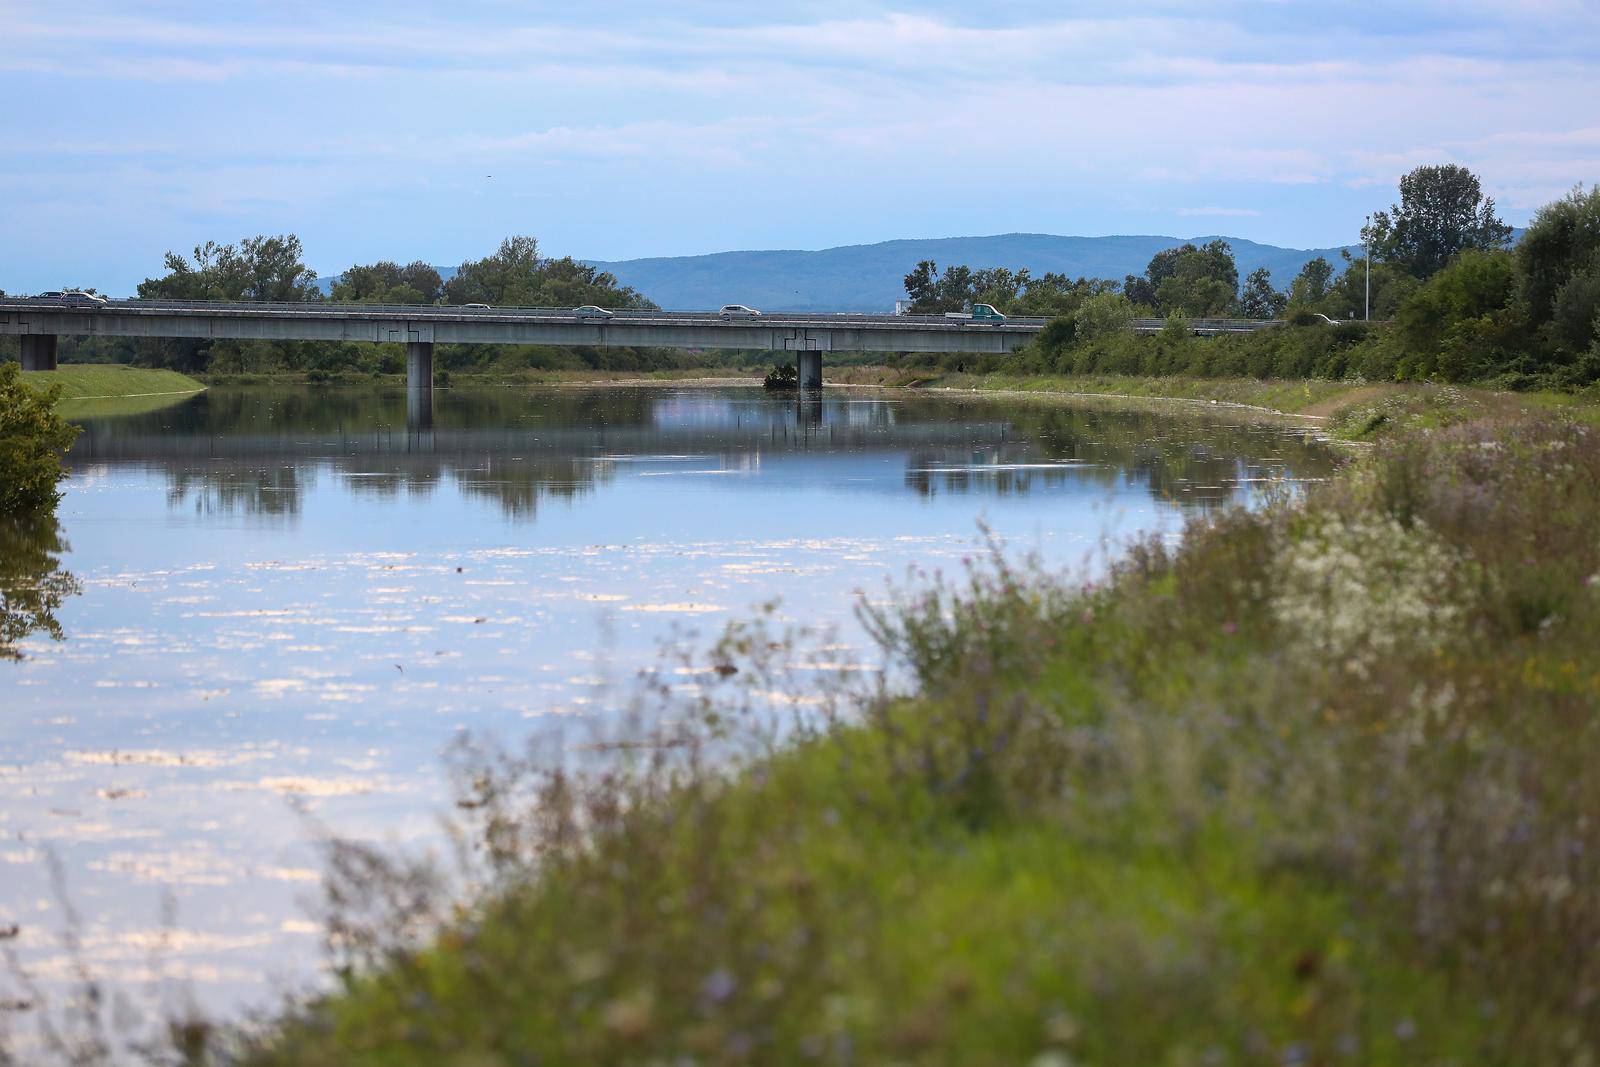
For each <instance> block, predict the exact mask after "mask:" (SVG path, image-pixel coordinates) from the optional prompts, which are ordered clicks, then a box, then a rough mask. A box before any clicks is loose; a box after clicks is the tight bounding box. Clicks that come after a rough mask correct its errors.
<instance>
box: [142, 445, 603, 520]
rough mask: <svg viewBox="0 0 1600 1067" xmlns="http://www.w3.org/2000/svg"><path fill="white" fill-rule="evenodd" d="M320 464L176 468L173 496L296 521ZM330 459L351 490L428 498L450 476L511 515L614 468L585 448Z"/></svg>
mask: <svg viewBox="0 0 1600 1067" xmlns="http://www.w3.org/2000/svg"><path fill="white" fill-rule="evenodd" d="M318 466H321V464H318V465H315V466H313V465H311V464H306V465H304V466H300V467H271V468H260V467H249V468H244V467H235V466H217V467H212V468H209V469H207V468H202V467H184V468H180V469H178V470H170V471H168V472H167V482H168V484H167V502H168V504H170V505H171V506H172V507H174V508H177V507H192V508H193V509H194V510H195V512H196V513H197V514H203V515H219V514H230V513H236V514H242V515H246V516H249V517H251V518H256V519H267V520H272V521H279V522H285V523H291V522H294V521H295V520H297V519H298V518H299V516H300V512H301V506H302V498H303V496H304V494H305V492H306V491H307V490H309V489H311V488H312V487H313V486H315V484H316V474H317V467H318ZM327 466H328V467H329V468H330V469H331V470H333V471H334V472H336V473H337V474H338V475H339V476H340V482H341V484H342V485H343V487H344V488H345V490H346V491H348V492H349V493H350V494H351V495H352V496H355V497H361V498H365V499H368V500H373V501H388V500H395V499H398V498H399V497H400V496H402V495H404V496H407V497H411V498H425V497H427V496H429V495H430V494H431V493H433V491H434V490H435V489H436V488H437V487H438V486H439V484H440V483H441V482H443V481H444V480H445V478H446V477H449V478H451V479H453V480H454V481H455V482H456V484H457V485H459V486H460V488H461V492H462V494H463V495H465V496H468V497H472V498H476V499H479V500H488V501H492V502H493V503H496V504H498V505H500V508H501V510H502V511H503V512H504V513H505V515H506V517H507V518H511V519H518V520H528V519H532V518H533V517H534V516H535V515H536V514H537V513H538V506H539V502H540V501H541V500H543V499H547V498H556V499H562V500H571V499H574V498H575V497H578V496H580V495H582V494H583V493H586V492H588V491H590V490H591V489H593V488H594V486H595V484H596V483H597V482H602V481H609V480H610V479H611V477H612V474H613V473H614V465H613V464H611V463H608V462H606V461H605V460H603V459H598V458H594V457H590V456H584V455H548V456H531V457H513V456H499V455H494V454H492V453H491V454H485V455H482V456H479V457H474V458H472V459H459V458H444V457H434V456H404V457H396V456H361V457H356V458H353V459H351V460H349V461H335V462H331V463H329V464H327Z"/></svg>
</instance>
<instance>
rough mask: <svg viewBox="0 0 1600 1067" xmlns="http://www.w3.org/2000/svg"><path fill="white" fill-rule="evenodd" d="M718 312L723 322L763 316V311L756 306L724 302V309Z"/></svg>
mask: <svg viewBox="0 0 1600 1067" xmlns="http://www.w3.org/2000/svg"><path fill="white" fill-rule="evenodd" d="M717 314H718V315H719V316H721V318H722V321H723V322H729V321H731V320H733V319H759V318H760V317H761V312H759V311H757V310H756V309H755V308H747V307H745V306H744V305H743V304H724V305H722V310H721V311H719V312H717Z"/></svg>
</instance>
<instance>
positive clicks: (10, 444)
mask: <svg viewBox="0 0 1600 1067" xmlns="http://www.w3.org/2000/svg"><path fill="white" fill-rule="evenodd" d="M59 399H61V387H60V386H59V385H53V386H51V387H50V388H49V389H48V390H46V391H45V392H43V393H40V392H36V391H35V390H33V389H31V388H29V387H28V385H27V384H26V383H24V382H23V380H22V368H21V367H20V366H19V365H17V364H15V363H0V515H27V514H33V513H36V512H40V511H46V510H48V509H50V508H53V507H55V504H56V501H57V500H58V499H60V494H59V493H58V492H56V483H57V482H59V481H61V479H62V478H64V477H66V469H65V468H63V467H62V465H61V456H62V453H64V452H65V451H66V450H67V447H68V446H69V445H71V444H72V439H73V438H74V437H76V436H77V435H78V430H77V428H76V427H75V426H72V425H70V424H69V423H68V422H67V421H66V420H65V419H63V418H62V417H61V416H60V415H59V414H57V412H56V401H57V400H59Z"/></svg>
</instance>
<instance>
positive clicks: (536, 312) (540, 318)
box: [0, 297, 1273, 393]
mask: <svg viewBox="0 0 1600 1067" xmlns="http://www.w3.org/2000/svg"><path fill="white" fill-rule="evenodd" d="M1047 321H1048V320H1046V319H1042V318H1008V319H1006V320H1005V321H1003V322H999V323H986V322H978V321H975V320H971V319H962V318H951V317H948V316H943V315H829V314H771V315H761V316H760V317H759V318H732V319H724V318H722V317H721V315H720V313H718V312H706V311H616V312H612V313H611V315H610V316H609V317H603V318H602V317H596V318H584V317H580V316H578V315H577V314H575V313H574V312H573V311H571V310H565V309H553V308H472V307H459V306H450V307H439V306H426V307H422V306H394V305H379V304H331V303H285V304H274V303H246V302H241V303H213V302H201V301H180V300H113V301H109V302H107V303H104V304H99V305H96V306H92V307H90V306H80V305H71V304H68V303H67V302H65V301H63V300H62V299H60V298H28V297H23V298H10V299H0V335H8V334H9V335H17V336H19V337H20V338H21V342H22V366H23V368H24V369H25V370H54V369H55V366H56V344H57V338H58V337H60V335H62V334H72V335H85V336H91V337H176V338H201V339H222V338H235V339H240V340H254V341H369V342H392V343H395V344H404V345H405V346H406V380H407V384H408V386H409V387H410V388H411V389H412V390H413V391H416V392H424V393H425V392H429V391H431V390H432V388H433V346H434V345H436V344H495V345H562V346H579V345H587V346H592V347H627V348H646V347H662V348H729V349H742V350H747V351H748V350H752V349H756V350H768V351H773V352H793V353H794V358H795V363H796V369H797V370H798V371H799V380H800V385H801V386H802V388H816V387H819V386H820V385H821V384H822V356H823V353H825V352H938V353H957V352H970V353H973V354H985V353H988V354H999V353H1005V352H1010V351H1013V350H1014V349H1016V348H1018V347H1020V346H1021V345H1023V344H1024V343H1026V342H1027V341H1029V340H1030V339H1032V338H1033V336H1034V335H1035V334H1037V333H1038V332H1039V331H1040V330H1042V329H1043V328H1044V327H1045V324H1046V322H1047ZM1163 325H1164V322H1163V320H1160V319H1141V320H1136V321H1135V322H1134V324H1133V328H1134V329H1135V330H1138V331H1141V332H1153V331H1155V330H1159V329H1160V328H1161V327H1162V326H1163ZM1267 325H1273V324H1272V323H1268V322H1254V321H1250V320H1242V319H1197V320H1194V321H1193V322H1192V323H1191V324H1190V326H1191V328H1192V329H1193V330H1194V331H1195V332H1196V333H1202V334H1209V333H1232V332H1241V331H1247V330H1252V329H1259V328H1261V327H1262V326H1267Z"/></svg>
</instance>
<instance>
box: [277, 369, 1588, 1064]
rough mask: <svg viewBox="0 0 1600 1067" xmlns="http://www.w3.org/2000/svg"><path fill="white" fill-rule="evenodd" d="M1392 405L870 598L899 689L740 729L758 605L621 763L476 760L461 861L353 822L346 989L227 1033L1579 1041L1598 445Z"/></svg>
mask: <svg viewBox="0 0 1600 1067" xmlns="http://www.w3.org/2000/svg"><path fill="white" fill-rule="evenodd" d="M1397 395H1401V396H1403V397H1404V398H1405V399H1404V403H1403V404H1401V405H1400V406H1399V407H1398V408H1397V409H1396V412H1394V413H1392V414H1393V415H1394V417H1392V418H1391V419H1389V420H1388V425H1389V426H1390V429H1389V431H1388V432H1387V433H1382V434H1376V435H1375V436H1376V441H1377V443H1376V444H1375V445H1374V447H1373V448H1372V449H1370V450H1368V451H1367V452H1366V453H1364V454H1363V455H1361V456H1360V457H1359V458H1357V459H1356V460H1354V461H1353V462H1352V463H1351V464H1350V465H1349V467H1348V468H1347V469H1346V471H1345V472H1344V473H1343V474H1341V476H1340V477H1338V478H1337V479H1335V480H1334V481H1333V482H1332V483H1330V484H1327V485H1324V486H1322V487H1320V488H1318V489H1317V490H1316V491H1315V492H1313V493H1312V494H1311V495H1310V496H1309V498H1307V499H1305V500H1303V501H1299V502H1296V501H1292V500H1287V499H1286V500H1283V501H1281V502H1279V503H1277V504H1275V505H1273V506H1271V507H1268V508H1267V509H1265V510H1264V511H1259V512H1254V513H1244V512H1237V511H1235V512H1225V513H1222V514H1220V515H1216V516H1212V517H1210V518H1207V519H1204V520H1197V521H1196V522H1195V523H1194V524H1192V525H1191V527H1190V528H1189V530H1188V531H1187V534H1186V537H1185V539H1184V540H1183V542H1182V544H1181V545H1179V546H1178V547H1175V548H1173V547H1168V546H1166V545H1165V544H1164V543H1162V542H1159V541H1152V542H1150V543H1147V544H1144V545H1142V546H1140V547H1138V548H1137V549H1135V550H1134V551H1133V552H1132V553H1131V554H1130V555H1129V556H1128V558H1127V559H1126V561H1125V562H1124V563H1123V564H1122V565H1121V567H1120V568H1119V570H1118V572H1117V574H1116V575H1115V578H1114V580H1113V581H1111V582H1110V583H1109V584H1107V585H1104V586H1100V587H1095V588H1083V587H1080V586H1077V585H1075V584H1073V583H1070V582H1067V581H1064V580H1061V579H1059V578H1054V577H1051V576H1049V575H1045V574H1040V573H1035V572H1032V571H1031V570H1028V569H1026V568H1023V569H1017V568H1014V567H1013V566H1012V565H1010V564H1008V563H1006V562H1005V561H1003V560H1001V561H996V562H993V563H990V564H977V565H974V566H973V568H972V569H971V571H970V572H969V573H968V574H967V575H966V576H965V577H964V578H961V579H955V580H945V581H935V582H934V583H932V584H931V585H928V586H924V587H921V588H918V589H914V590H909V591H907V592H906V593H905V594H903V595H902V596H901V597H900V598H899V600H898V601H897V602H896V603H894V604H891V605H889V606H887V607H884V608H882V609H879V610H875V611H871V612H869V614H868V619H869V623H870V625H871V627H872V629H873V630H874V632H875V633H876V635H877V637H878V639H879V641H880V642H881V644H882V645H883V647H884V648H885V649H886V650H887V651H888V652H889V653H890V654H891V655H892V656H893V658H894V659H895V661H896V662H899V663H900V664H902V665H903V667H904V669H905V670H906V671H907V672H908V674H909V677H910V678H911V679H912V680H913V681H914V686H913V690H912V692H911V693H910V694H909V695H905V696H901V697H897V698H888V697H879V698H870V697H869V698H867V699H864V700H860V701H857V702H855V703H853V704H846V705H845V709H844V712H843V714H841V715H840V716H838V717H837V718H831V719H825V721H824V725H821V726H819V727H817V728H815V729H813V730H810V731H800V732H799V733H798V734H796V733H791V734H789V735H787V736H786V738H785V739H784V741H783V742H782V743H777V744H769V743H768V742H767V740H766V739H765V737H764V735H762V734H761V732H760V731H759V730H758V729H757V728H756V726H755V725H754V720H753V718H752V717H751V716H752V715H753V713H752V712H750V711H749V710H748V709H749V707H750V706H751V705H750V703H749V701H750V694H752V693H759V692H767V691H770V690H772V689H774V688H783V687H785V686H786V685H788V684H791V683H788V682H786V681H785V679H786V678H789V677H790V676H788V675H786V674H784V673H783V664H784V663H786V662H789V661H792V660H794V659H795V658H803V657H804V655H805V653H804V651H803V650H797V649H795V648H793V647H791V646H790V644H789V643H787V642H785V641H784V640H781V639H777V638H775V637H774V635H773V634H771V633H769V632H768V631H767V630H766V629H765V628H764V626H762V625H760V624H749V625H744V626H741V627H738V628H736V629H734V630H733V631H731V632H730V634H729V635H728V637H727V638H726V640H725V641H724V643H723V645H722V646H721V647H720V648H719V649H718V650H716V651H715V652H714V653H712V654H711V655H710V656H708V657H701V658H700V660H699V662H701V663H705V662H710V663H711V664H713V665H720V666H721V667H722V669H721V670H718V671H716V672H709V673H707V674H706V675H703V677H704V678H705V679H706V680H705V681H704V683H703V684H704V686H705V691H704V692H702V693H701V694H700V695H698V696H691V697H682V696H678V697H673V696H672V695H671V693H672V689H671V685H672V683H675V682H678V681H681V679H680V678H678V677H677V676H670V677H668V678H667V680H666V682H665V683H664V684H663V685H662V687H661V691H660V700H661V703H660V706H659V707H658V708H657V709H656V713H658V714H659V716H660V717H661V718H662V719H665V720H666V721H668V722H669V723H671V725H669V726H666V727H663V728H662V730H661V732H659V733H657V734H654V735H649V734H647V735H645V736H644V737H643V738H642V740H643V741H646V742H649V743H646V744H642V745H637V746H635V747H631V748H628V749H626V750H624V751H625V752H626V753H628V754H629V755H624V756H622V757H619V759H620V762H619V763H617V764H614V765H610V766H609V767H608V768H606V769H600V770H595V769H591V770H589V771H587V772H581V771H576V770H573V769H571V768H569V767H566V766H564V765H563V763H562V761H560V760H559V759H558V760H556V761H554V762H549V763H546V762H541V761H532V762H528V761H525V760H522V759H520V758H511V757H504V758H502V757H497V756H495V755H493V754H492V753H491V754H488V755H484V756H481V757H476V758H467V759H464V760H462V761H461V762H460V763H459V764H458V769H459V772H460V773H459V781H460V784H461V800H460V805H461V808H460V810H461V812H462V816H461V822H462V827H463V830H464V831H465V833H464V837H463V840H466V841H476V842H477V845H476V850H475V851H474V852H473V853H472V855H474V856H475V857H476V866H475V868H474V870H475V872H476V876H477V884H479V885H480V886H481V887H482V888H481V889H480V891H479V892H478V893H477V894H476V895H475V896H473V897H470V898H468V899H465V900H460V901H455V900H452V899H451V898H450V897H449V896H448V895H447V894H443V893H442V892H439V891H438V890H437V888H436V885H437V883H435V882H434V881H433V880H431V878H430V877H429V876H428V875H427V873H426V870H427V869H426V868H415V867H409V866H406V865H405V864H403V863H400V862H398V860H397V859H396V858H395V857H393V856H385V855H384V854H383V853H382V852H366V851H363V850H359V849H351V850H348V851H347V852H345V853H343V854H342V858H341V859H340V861H339V862H338V863H336V865H335V876H334V877H333V878H332V880H331V881H330V883H329V888H330V894H331V897H330V899H331V902H332V904H333V908H332V915H333V917H334V919H333V922H332V924H331V926H330V931H331V933H332V934H333V935H334V939H335V943H336V944H337V945H339V946H340V947H341V949H342V951H343V953H344V954H345V955H344V958H345V959H347V960H348V961H350V962H351V964H352V966H351V969H350V970H349V971H347V972H346V981H345V984H344V986H343V988H342V989H341V991H340V992H339V993H337V994H336V995H334V996H332V997H330V998H328V999H325V1000H323V1001H321V1002H318V1003H314V1004H311V1005H308V1006H306V1007H305V1008H304V1009H302V1010H301V1011H299V1012H297V1013H294V1014H293V1015H291V1016H289V1017H286V1018H284V1019H281V1020H280V1021H279V1022H278V1023H277V1024H275V1025H274V1026H272V1027H270V1028H269V1029H268V1031H267V1033H266V1035H265V1037H264V1038H263V1039H262V1041H261V1043H260V1044H259V1046H257V1047H256V1048H255V1049H254V1050H253V1053H252V1056H253V1058H254V1060H255V1062H259V1063H294V1064H313V1065H315V1064H336V1063H337V1064H366V1063H371V1064H412V1063H416V1064H422V1063H434V1062H462V1063H468V1062H470V1063H480V1062H481V1063H502V1062H540V1063H600V1062H604V1063H653V1062H680V1061H682V1062H696V1063H847V1062H848V1063H906V1064H911V1063H951V1064H966V1063H996V1064H1012V1063H1023V1064H1027V1063H1035V1064H1058V1063H1084V1064H1102V1065H1111V1064H1129V1065H1134V1064H1138V1065H1143V1064H1209V1063H1222V1064H1246V1063H1248V1064H1280V1063H1285V1062H1290V1063H1308V1064H1335V1063H1362V1064H1418V1063H1432V1064H1445V1063H1459V1064H1465V1063H1473V1064H1504V1065H1511V1064H1546V1063H1549V1064H1556V1063H1569V1062H1579V1061H1582V1059H1583V1056H1584V1053H1585V1050H1589V1049H1592V1048H1594V1047H1596V1046H1597V1044H1600V1017H1597V1016H1596V1014H1595V1013H1594V1010H1593V999H1592V998H1593V993H1592V991H1593V990H1594V989H1595V988H1597V987H1600V954H1596V953H1595V952H1594V951H1593V946H1594V944H1595V943H1596V940H1597V939H1600V896H1597V895H1596V894H1595V893H1594V891H1593V887H1594V885H1595V884H1596V883H1597V876H1600V870H1597V868H1596V867H1595V864H1596V862H1597V860H1596V857H1597V856H1600V824H1597V821H1596V820H1595V819H1594V818H1593V812H1594V811H1595V810H1596V809H1597V807H1600V776H1596V775H1594V774H1593V772H1592V768H1593V766H1594V765H1595V763H1596V761H1597V760H1600V714H1597V711H1600V661H1597V660H1596V658H1595V654H1594V649H1595V648H1596V647H1600V541H1597V540H1596V539H1595V537H1594V530H1595V529H1597V528H1600V493H1597V492H1596V489H1595V487H1596V486H1597V485H1600V440H1597V439H1596V435H1595V433H1594V432H1593V431H1592V430H1589V429H1587V428H1586V427H1584V426H1582V425H1579V424H1576V423H1574V422H1572V421H1570V420H1565V419H1552V418H1550V417H1548V416H1536V415H1530V414H1528V413H1527V411H1526V410H1525V408H1523V407H1521V406H1520V405H1519V406H1513V407H1509V408H1504V407H1499V406H1497V404H1498V402H1495V401H1492V400H1491V401H1489V402H1486V403H1485V404H1484V405H1479V404H1477V402H1476V401H1475V400H1474V399H1473V398H1470V397H1460V398H1456V397H1452V396H1444V397H1442V398H1441V397H1437V396H1432V395H1429V394H1428V393H1426V392H1425V391H1424V392H1423V393H1420V394H1417V396H1420V399H1417V398H1416V397H1414V396H1413V395H1412V394H1397ZM1324 399H1326V398H1324ZM1369 436H1370V435H1369ZM740 752H742V753H745V754H744V755H742V756H739V755H732V754H730V753H740ZM336 855H339V854H338V853H336ZM429 930H433V931H436V932H435V933H433V934H426V933H425V932H426V931H429Z"/></svg>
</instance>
